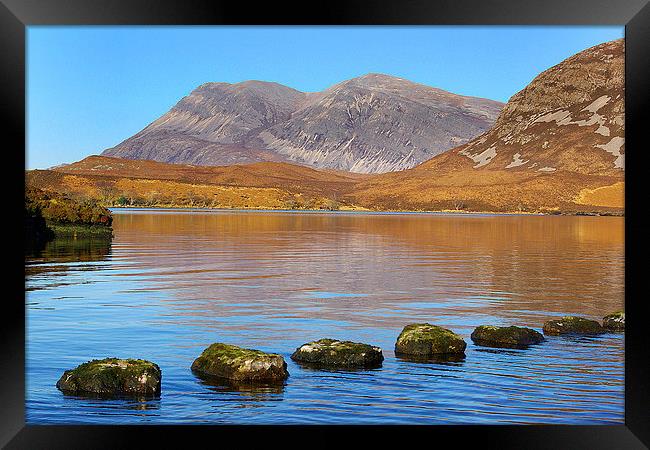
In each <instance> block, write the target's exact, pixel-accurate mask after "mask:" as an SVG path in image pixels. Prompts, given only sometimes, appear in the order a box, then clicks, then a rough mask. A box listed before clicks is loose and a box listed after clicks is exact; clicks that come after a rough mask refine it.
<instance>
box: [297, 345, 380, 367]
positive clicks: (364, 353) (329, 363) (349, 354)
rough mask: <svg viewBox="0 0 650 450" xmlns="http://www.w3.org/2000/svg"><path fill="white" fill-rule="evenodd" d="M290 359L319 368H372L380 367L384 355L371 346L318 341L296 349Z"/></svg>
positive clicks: (378, 349)
mask: <svg viewBox="0 0 650 450" xmlns="http://www.w3.org/2000/svg"><path fill="white" fill-rule="evenodd" d="M291 359H293V360H294V361H298V362H300V363H307V364H312V365H314V366H319V367H344V368H372V367H378V366H381V363H382V361H383V360H384V355H383V354H382V352H381V349H380V348H379V347H374V346H372V345H368V344H361V343H358V342H350V341H338V340H336V339H320V340H318V341H313V342H309V343H307V344H304V345H301V346H300V347H298V348H297V349H296V351H295V352H293V354H292V355H291Z"/></svg>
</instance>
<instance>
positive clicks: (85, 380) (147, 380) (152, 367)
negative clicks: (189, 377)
mask: <svg viewBox="0 0 650 450" xmlns="http://www.w3.org/2000/svg"><path fill="white" fill-rule="evenodd" d="M161 379H162V372H161V371H160V367H158V365H157V364H154V363H152V362H150V361H145V360H143V359H118V358H106V359H95V360H92V361H89V362H86V363H83V364H81V365H79V366H77V367H76V368H75V369H72V370H66V371H65V372H64V373H63V375H62V376H61V378H60V379H59V381H58V382H57V383H56V387H57V388H58V389H59V390H60V391H62V392H64V393H66V394H95V395H107V396H111V395H156V394H159V393H160V380H161Z"/></svg>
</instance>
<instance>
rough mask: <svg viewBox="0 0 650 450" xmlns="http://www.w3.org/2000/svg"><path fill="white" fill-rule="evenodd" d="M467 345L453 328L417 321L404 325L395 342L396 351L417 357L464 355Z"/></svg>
mask: <svg viewBox="0 0 650 450" xmlns="http://www.w3.org/2000/svg"><path fill="white" fill-rule="evenodd" d="M465 347H467V344H466V343H465V341H464V340H463V339H462V338H461V337H460V336H458V335H457V334H456V333H454V332H453V331H451V330H448V329H446V328H442V327H439V326H436V325H431V324H428V323H416V324H411V325H407V326H405V327H404V329H403V330H402V332H401V333H400V335H399V337H398V338H397V342H396V343H395V353H396V354H398V355H399V354H401V355H409V356H417V357H429V356H436V355H462V354H464V353H465Z"/></svg>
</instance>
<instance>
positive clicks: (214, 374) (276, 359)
mask: <svg viewBox="0 0 650 450" xmlns="http://www.w3.org/2000/svg"><path fill="white" fill-rule="evenodd" d="M192 371H193V372H195V373H196V374H197V375H199V376H204V377H206V378H209V379H215V378H216V379H224V380H229V381H231V382H235V383H258V382H259V383H282V382H284V380H286V379H287V377H288V376H289V372H288V371H287V363H286V362H285V361H284V358H283V357H282V356H280V355H277V354H273V353H264V352H262V351H259V350H251V349H246V348H241V347H237V346H236V345H229V344H222V343H215V344H212V345H210V346H209V347H208V348H206V349H205V350H204V351H203V353H201V356H199V357H198V358H196V359H195V360H194V362H193V363H192Z"/></svg>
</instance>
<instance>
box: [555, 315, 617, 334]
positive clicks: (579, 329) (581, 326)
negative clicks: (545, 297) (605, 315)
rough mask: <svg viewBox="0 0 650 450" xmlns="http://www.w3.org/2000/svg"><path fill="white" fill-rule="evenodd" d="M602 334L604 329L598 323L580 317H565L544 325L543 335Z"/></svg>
mask: <svg viewBox="0 0 650 450" xmlns="http://www.w3.org/2000/svg"><path fill="white" fill-rule="evenodd" d="M604 332H605V329H604V328H603V327H601V326H600V324H599V323H598V322H596V321H595V320H588V319H583V318H582V317H575V316H565V317H562V318H561V319H555V320H549V321H548V322H546V323H544V334H551V335H559V334H597V333H604Z"/></svg>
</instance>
